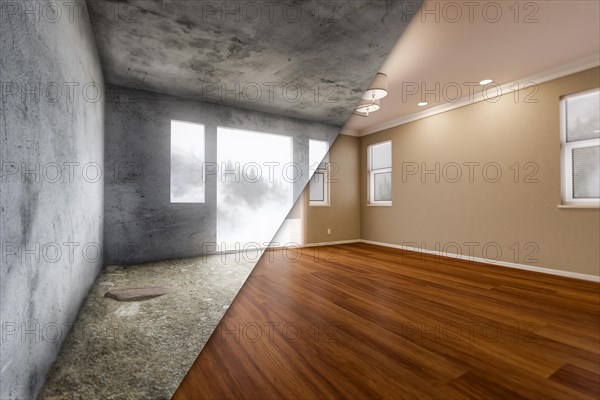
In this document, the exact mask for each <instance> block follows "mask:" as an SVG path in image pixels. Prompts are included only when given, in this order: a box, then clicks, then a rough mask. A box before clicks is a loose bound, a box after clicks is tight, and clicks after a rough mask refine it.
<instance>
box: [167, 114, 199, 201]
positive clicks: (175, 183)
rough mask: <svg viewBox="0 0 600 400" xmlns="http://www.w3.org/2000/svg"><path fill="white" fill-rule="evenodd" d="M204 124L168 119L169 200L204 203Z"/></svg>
mask: <svg viewBox="0 0 600 400" xmlns="http://www.w3.org/2000/svg"><path fill="white" fill-rule="evenodd" d="M203 169H204V125H200V124H192V123H187V122H179V121H171V203H204V178H203V176H202V175H203Z"/></svg>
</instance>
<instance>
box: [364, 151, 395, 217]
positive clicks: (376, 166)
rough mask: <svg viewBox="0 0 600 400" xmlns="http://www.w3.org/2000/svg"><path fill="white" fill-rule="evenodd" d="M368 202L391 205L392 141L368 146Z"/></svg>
mask: <svg viewBox="0 0 600 400" xmlns="http://www.w3.org/2000/svg"><path fill="white" fill-rule="evenodd" d="M368 166H369V204H370V205H377V206H391V205H392V142H391V141H387V142H382V143H377V144H372V145H370V146H369V147H368Z"/></svg>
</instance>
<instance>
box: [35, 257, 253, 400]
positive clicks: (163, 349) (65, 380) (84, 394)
mask: <svg viewBox="0 0 600 400" xmlns="http://www.w3.org/2000/svg"><path fill="white" fill-rule="evenodd" d="M259 256H260V254H259V253H257V252H253V253H245V254H238V255H237V257H236V255H234V254H228V255H213V256H208V257H198V258H191V259H184V260H169V261H161V262H153V263H146V264H139V265H133V266H109V267H106V268H105V269H104V270H103V272H102V273H101V274H100V276H99V277H98V279H97V280H96V282H95V284H94V286H93V287H92V289H91V291H90V293H89V295H88V297H87V299H86V301H85V303H84V305H83V307H82V309H81V311H80V312H79V316H78V318H77V321H76V323H75V325H74V327H73V328H72V330H71V332H70V334H69V336H68V338H67V339H66V341H65V344H64V345H63V347H62V349H61V352H60V354H59V356H58V359H57V360H56V362H55V363H54V365H53V367H52V370H51V372H50V374H49V376H48V379H47V382H46V386H45V387H44V389H43V390H42V392H41V394H40V399H43V400H50V399H53V400H56V399H85V400H91V399H107V400H108V399H170V398H171V396H172V394H173V393H174V392H175V390H176V389H177V387H178V386H179V383H180V382H181V381H182V380H183V378H184V376H185V374H186V373H187V371H188V369H189V368H190V367H191V365H192V363H193V362H194V360H195V359H196V357H197V356H198V354H200V351H201V349H202V347H203V346H204V344H205V343H206V342H207V340H208V338H209V337H210V335H211V333H212V332H213V330H214V329H215V327H216V326H217V324H218V323H219V321H220V320H221V318H222V317H223V314H224V313H225V311H226V310H227V308H228V307H229V305H230V304H231V302H232V301H233V299H234V297H235V296H236V294H237V293H238V291H239V290H240V288H241V287H242V284H243V283H244V282H245V280H246V278H247V277H248V275H249V274H250V272H251V271H252V268H253V267H254V265H255V264H256V262H257V261H258V258H259ZM145 286H168V287H170V291H169V293H168V294H166V295H164V296H161V297H158V298H154V299H150V300H144V301H136V302H118V301H115V300H112V299H108V298H105V297H104V294H105V293H106V292H107V291H108V290H110V289H115V288H124V287H145Z"/></svg>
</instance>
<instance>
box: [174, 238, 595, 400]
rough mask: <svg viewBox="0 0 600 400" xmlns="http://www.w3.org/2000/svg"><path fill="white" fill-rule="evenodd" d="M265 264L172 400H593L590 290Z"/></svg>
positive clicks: (439, 270)
mask: <svg viewBox="0 0 600 400" xmlns="http://www.w3.org/2000/svg"><path fill="white" fill-rule="evenodd" d="M296 255H297V256H299V258H298V259H297V260H292V261H290V257H291V258H293V257H294V254H291V253H289V254H287V258H286V257H284V255H283V253H281V252H278V251H277V250H274V251H268V252H265V254H264V255H263V257H262V259H261V260H260V262H259V263H258V264H257V266H256V267H255V269H254V271H253V272H252V274H251V275H250V277H249V278H248V280H247V281H246V284H245V285H244V287H243V288H242V289H241V291H240V292H239V294H238V296H237V297H236V299H235V301H234V302H233V303H232V304H231V306H230V308H229V309H228V311H227V313H226V314H225V316H224V318H223V320H222V321H221V323H220V324H219V326H218V327H217V329H216V330H215V333H214V334H213V335H212V336H211V338H210V339H209V341H208V343H207V344H206V346H205V347H204V349H203V351H202V353H201V354H200V355H199V356H198V358H197V359H196V362H195V363H194V365H193V366H192V368H191V369H190V371H189V372H188V375H187V376H186V378H185V379H184V380H183V382H182V383H181V385H180V387H179V389H178V391H177V392H176V394H175V396H174V398H175V399H190V400H191V399H204V398H206V399H237V398H248V399H323V398H327V399H340V398H348V399H350V398H352V399H354V398H394V399H447V398H455V399H481V398H489V399H504V398H511V399H522V398H525V399H557V400H558V399H560V400H563V399H593V398H596V399H597V398H598V394H597V386H598V381H597V377H598V374H597V371H598V370H600V364H599V363H600V358H599V357H600V356H599V354H600V349H599V348H598V347H599V346H600V326H599V325H600V293H599V291H600V285H598V284H596V283H591V282H584V281H576V280H573V279H568V278H562V277H557V276H550V275H543V274H538V273H533V272H530V271H520V270H515V269H510V268H504V267H498V266H490V265H486V264H481V263H474V262H469V261H464V260H455V259H449V258H443V257H437V256H431V255H427V254H421V253H415V252H410V251H404V250H396V249H390V248H384V247H379V246H374V245H368V244H364V243H358V244H349V245H338V246H328V247H325V248H319V249H316V248H312V249H302V251H301V252H297V253H296Z"/></svg>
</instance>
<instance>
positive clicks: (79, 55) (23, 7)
mask: <svg viewBox="0 0 600 400" xmlns="http://www.w3.org/2000/svg"><path fill="white" fill-rule="evenodd" d="M0 7H1V10H0V46H1V47H0V94H1V99H0V100H1V103H0V111H1V120H0V145H1V150H0V156H1V166H2V176H1V177H0V178H1V187H0V202H1V214H0V222H1V224H0V225H1V226H0V242H1V245H2V247H1V250H2V254H1V255H2V260H1V269H0V312H1V322H2V337H1V343H0V349H1V350H0V398H2V399H32V398H35V397H36V395H37V393H38V392H39V390H40V388H41V387H42V385H43V383H44V379H45V376H46V374H47V371H48V370H49V367H50V365H51V363H52V362H53V360H54V359H55V357H56V354H57V352H58V350H59V347H60V346H61V343H63V341H64V340H65V338H67V337H68V334H69V327H70V325H71V324H72V322H73V321H74V320H75V317H76V315H77V312H78V310H79V308H80V306H81V304H82V301H83V300H84V298H85V297H86V295H87V293H88V290H89V288H90V286H91V285H92V283H93V281H94V279H95V277H96V275H97V273H98V272H99V271H100V269H101V266H102V252H101V251H100V247H101V245H102V218H103V206H102V204H103V178H102V176H101V175H98V174H101V173H102V170H103V144H104V140H103V131H104V128H103V125H104V101H103V98H102V96H101V95H100V94H99V91H98V88H99V87H101V86H102V85H103V77H102V72H101V69H100V64H99V59H98V56H97V52H96V47H95V44H94V39H93V35H92V31H91V27H90V24H89V22H88V20H87V19H86V18H85V17H84V16H83V15H84V14H82V13H83V12H84V10H85V7H86V4H85V2H84V1H83V0H79V1H75V2H74V1H69V2H61V1H58V2H46V1H15V2H6V1H3V2H0ZM80 333H81V332H80ZM89 362H94V360H89Z"/></svg>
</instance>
